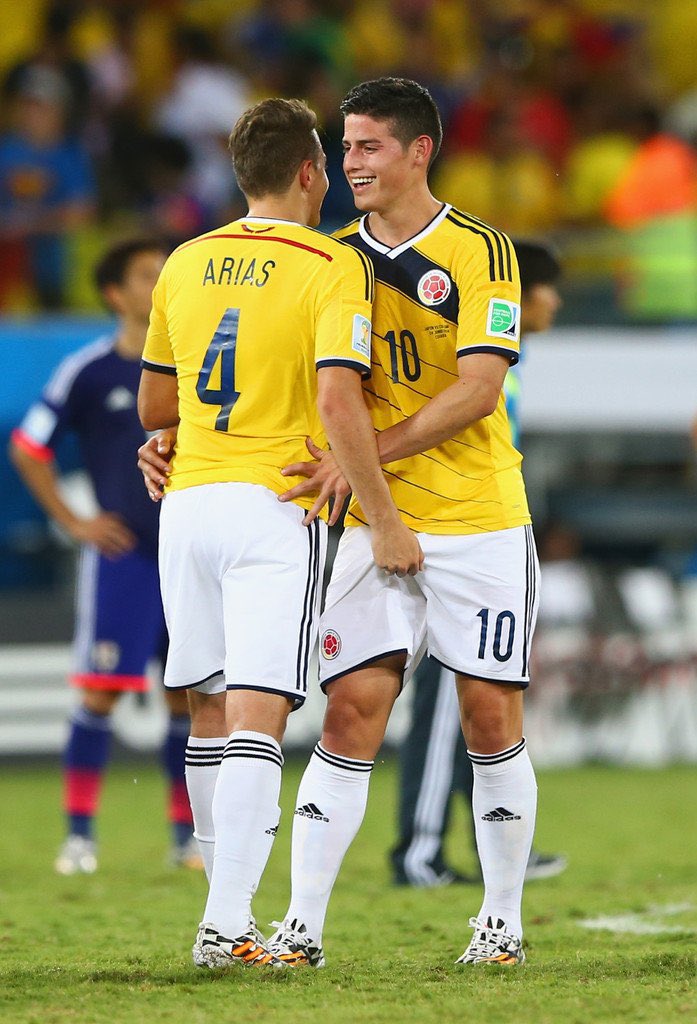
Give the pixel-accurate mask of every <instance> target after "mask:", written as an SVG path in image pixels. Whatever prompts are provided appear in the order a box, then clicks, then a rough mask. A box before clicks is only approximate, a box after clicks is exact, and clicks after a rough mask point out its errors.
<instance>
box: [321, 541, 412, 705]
mask: <svg viewBox="0 0 697 1024" xmlns="http://www.w3.org/2000/svg"><path fill="white" fill-rule="evenodd" d="M425 623H426V602H425V599H424V596H423V594H422V593H421V590H420V588H419V585H418V584H417V583H416V581H415V579H414V578H413V577H406V578H405V579H399V578H398V577H397V576H388V575H387V574H386V573H385V572H384V571H383V570H382V569H379V568H378V567H377V566H376V565H375V562H374V561H373V553H372V548H371V545H370V533H369V531H368V529H367V528H366V527H360V526H351V527H348V528H347V529H346V530H344V534H343V536H342V538H341V541H340V542H339V548H338V551H337V554H336V558H335V560H334V565H333V567H332V573H331V578H330V581H329V587H328V588H327V597H326V601H325V606H324V612H323V613H322V618H321V623H320V681H321V685H322V689H325V688H326V687H327V686H328V685H329V684H330V683H332V681H333V680H335V679H339V678H340V677H342V676H344V675H346V674H347V673H348V672H354V671H356V670H357V669H360V668H363V667H365V666H368V665H371V664H372V663H374V662H375V661H377V660H378V659H382V658H386V657H389V656H392V655H403V656H404V662H405V671H404V675H405V677H408V676H409V675H410V674H411V672H412V671H413V669H414V667H415V665H416V663H417V660H418V657H419V656H420V653H421V651H422V647H423V640H424V635H425Z"/></svg>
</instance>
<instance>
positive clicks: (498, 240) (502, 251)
mask: <svg viewBox="0 0 697 1024" xmlns="http://www.w3.org/2000/svg"><path fill="white" fill-rule="evenodd" d="M450 212H451V214H452V215H454V217H455V218H456V219H460V220H462V221H464V222H465V224H466V225H469V224H474V225H476V226H477V227H479V228H483V230H484V231H487V232H490V233H491V236H492V238H493V239H494V244H495V245H496V251H497V254H498V264H499V276H500V278H501V280H502V281H503V280H506V281H512V280H513V267H512V263H511V243H510V242H509V240H508V238H507V237H506V235H504V233H503V232H502V231H498V230H497V229H496V228H492V226H491V224H486V223H485V222H484V221H483V220H480V219H479V217H473V216H472V214H471V213H463V212H462V211H461V210H455V209H452V210H451V211H450ZM504 258H505V263H506V269H505V271H504Z"/></svg>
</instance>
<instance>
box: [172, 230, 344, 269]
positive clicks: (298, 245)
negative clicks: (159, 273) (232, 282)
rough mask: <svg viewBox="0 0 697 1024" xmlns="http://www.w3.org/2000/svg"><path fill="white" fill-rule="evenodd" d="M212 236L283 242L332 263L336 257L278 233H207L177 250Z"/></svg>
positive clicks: (206, 240) (207, 239) (185, 243)
mask: <svg viewBox="0 0 697 1024" xmlns="http://www.w3.org/2000/svg"><path fill="white" fill-rule="evenodd" d="M211 238H245V239H247V240H248V241H249V239H254V240H255V241H257V242H281V243H282V244H283V245H292V246H293V247H294V248H295V249H304V250H305V252H313V253H314V254H315V256H321V257H322V258H323V259H325V260H328V261H329V263H331V262H332V261H333V259H334V257H333V256H330V255H329V253H328V252H322V250H321V249H313V248H312V246H310V245H303V243H302V242H294V241H293V240H292V239H291V238H281V237H280V236H278V235H273V236H272V235H205V236H204V237H203V238H193V239H192V240H191V241H190V242H184V244H183V245H180V246H179V249H178V250H177V252H179V250H180V249H186V248H188V246H190V245H195V244H196V243H197V242H208V241H210V239H211Z"/></svg>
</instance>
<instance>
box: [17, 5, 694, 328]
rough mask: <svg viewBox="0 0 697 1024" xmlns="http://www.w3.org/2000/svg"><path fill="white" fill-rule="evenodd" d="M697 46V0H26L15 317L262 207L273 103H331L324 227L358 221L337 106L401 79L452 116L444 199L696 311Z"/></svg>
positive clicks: (576, 264) (20, 41)
mask: <svg viewBox="0 0 697 1024" xmlns="http://www.w3.org/2000/svg"><path fill="white" fill-rule="evenodd" d="M696 51H697V4H694V3H693V2H690V0H662V2H661V3H660V4H657V3H655V2H653V0H234V2H229V0H188V2H187V0H149V2H148V0H141V2H136V0H102V2H90V3H88V2H86V0H55V2H46V0H43V2H42V0H25V2H24V3H23V4H22V5H21V7H20V6H18V7H17V10H16V11H15V13H14V16H13V25H12V26H11V27H9V26H8V31H7V32H5V30H3V38H2V39H0V75H1V77H2V97H3V102H2V124H1V129H2V134H1V135H0V310H2V311H15V310H22V309H27V308H30V309H31V308H43V309H60V308H66V307H77V308H89V307H91V306H94V302H95V299H94V296H93V295H92V294H91V292H90V289H89V284H88V281H89V275H88V270H87V268H88V267H89V266H90V264H91V263H92V262H93V260H94V257H95V255H96V254H97V253H98V252H99V251H101V249H102V248H103V247H104V245H105V244H106V242H108V241H110V240H111V239H112V238H114V237H115V236H119V235H123V234H125V233H128V232H130V231H134V230H137V231H138V232H139V233H142V232H144V231H152V232H157V233H159V234H162V235H164V236H166V237H168V238H169V239H171V240H172V241H177V240H179V239H181V238H184V237H189V236H191V235H194V234H197V233H200V232H202V231H205V230H207V229H208V228H210V227H212V226H214V225H216V224H219V223H222V222H225V221H227V220H229V219H231V218H233V217H235V216H238V215H239V214H240V213H241V212H243V209H244V208H243V206H242V201H241V196H240V194H239V192H238V190H237V188H236V185H235V180H234V176H233V174H232V168H231V165H230V160H229V156H228V153H227V149H226V143H227V136H228V134H229V131H230V128H231V126H232V124H233V122H234V121H235V119H236V118H237V116H238V115H239V114H240V113H241V111H242V110H243V109H244V108H245V107H246V106H248V105H249V104H250V103H252V102H254V101H255V100H256V99H259V98H262V97H264V96H268V95H293V96H301V97H303V98H305V99H306V100H307V101H308V102H309V103H310V105H311V106H312V107H313V108H314V109H315V110H316V111H317V113H318V115H319V117H320V121H321V125H322V132H323V140H324V144H325V147H326V150H327V154H328V162H329V168H328V170H329V175H330V180H331V182H332V188H331V190H330V192H329V196H328V198H327V202H326V205H325V211H324V216H325V220H324V222H323V227H324V228H325V229H327V230H330V229H332V228H333V227H335V226H337V225H338V224H340V223H342V222H343V221H345V220H348V219H350V218H351V217H352V216H353V215H354V209H353V204H352V202H351V196H350V194H349V192H348V189H347V188H346V187H345V185H344V183H343V177H342V174H341V120H340V118H339V116H338V103H339V101H340V99H341V97H342V95H343V94H344V92H345V91H346V89H347V88H348V87H349V86H350V85H351V84H352V83H354V82H356V81H357V80H360V79H364V78H369V77H375V76H378V75H383V74H397V75H406V76H408V77H412V78H416V79H417V80H419V81H420V82H422V83H423V84H425V85H427V86H428V87H429V88H430V89H431V91H432V92H433V94H434V96H435V97H436V99H437V102H438V104H439V107H440V109H441V112H442V115H443V119H444V124H445V144H444V148H443V152H442V155H441V157H440V158H439V160H438V163H437V165H436V167H435V170H434V174H433V189H434V192H435V194H436V195H438V196H443V197H447V199H448V200H449V201H451V202H453V204H454V205H455V206H457V207H459V208H460V209H464V210H467V211H471V212H474V213H476V214H477V216H479V217H482V218H483V219H485V220H488V221H490V222H492V223H494V224H495V225H496V226H498V227H500V228H503V229H504V230H506V231H508V232H510V233H513V234H515V235H517V236H524V235H537V236H539V235H545V236H546V237H552V238H556V239H557V241H558V244H560V248H561V249H562V253H563V254H566V256H567V257H568V260H567V276H571V278H572V280H573V277H574V274H577V275H578V274H580V275H583V274H584V273H585V274H587V275H589V276H590V277H593V275H595V276H596V277H597V278H602V279H603V280H604V281H606V282H607V280H611V282H612V290H613V294H614V295H615V297H616V301H617V303H618V306H619V307H621V309H622V311H623V315H624V316H625V317H626V318H629V319H630V320H631V321H633V322H635V323H644V322H646V323H651V322H671V323H675V322H677V323H680V322H691V321H694V320H695V319H697V156H696V149H695V144H696V143H697V70H695V69H696V67H697V66H696V65H695V63H694V53H695V52H696ZM578 238H584V239H586V242H585V244H583V245H580V246H579V245H577V244H575V243H574V242H569V241H568V240H569V239H578Z"/></svg>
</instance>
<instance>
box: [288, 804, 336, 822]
mask: <svg viewBox="0 0 697 1024" xmlns="http://www.w3.org/2000/svg"><path fill="white" fill-rule="evenodd" d="M295 813H296V814H299V815H300V817H301V818H312V820H313V821H329V818H327V816H326V815H324V814H322V812H321V811H320V809H319V807H318V806H317V805H316V804H303V806H302V807H296V808H295Z"/></svg>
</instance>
